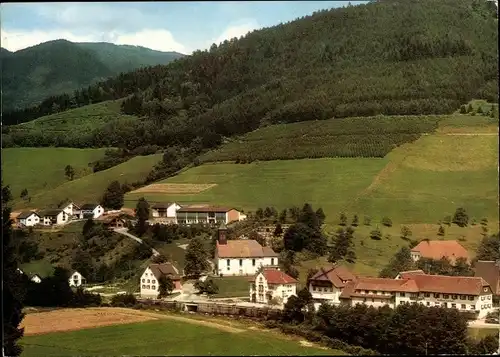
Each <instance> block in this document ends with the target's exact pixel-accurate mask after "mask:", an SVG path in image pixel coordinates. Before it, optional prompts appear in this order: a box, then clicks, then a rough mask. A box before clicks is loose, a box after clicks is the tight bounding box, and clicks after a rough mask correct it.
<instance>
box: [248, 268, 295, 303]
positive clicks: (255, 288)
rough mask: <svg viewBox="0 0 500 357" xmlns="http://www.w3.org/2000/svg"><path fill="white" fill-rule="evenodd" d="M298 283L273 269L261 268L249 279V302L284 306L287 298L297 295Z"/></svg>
mask: <svg viewBox="0 0 500 357" xmlns="http://www.w3.org/2000/svg"><path fill="white" fill-rule="evenodd" d="M297 283H298V281H297V280H296V279H294V278H292V277H291V276H290V275H288V274H286V273H284V272H282V271H281V270H278V269H275V268H263V269H262V271H260V272H259V273H258V274H257V275H256V276H255V277H252V278H251V279H250V289H249V290H250V301H251V302H256V303H261V304H269V303H273V301H274V302H276V305H283V304H286V302H287V301H288V298H289V297H290V296H292V295H297Z"/></svg>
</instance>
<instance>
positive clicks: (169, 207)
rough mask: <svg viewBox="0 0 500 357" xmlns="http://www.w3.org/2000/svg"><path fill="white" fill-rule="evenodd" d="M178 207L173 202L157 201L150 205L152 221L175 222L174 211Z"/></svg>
mask: <svg viewBox="0 0 500 357" xmlns="http://www.w3.org/2000/svg"><path fill="white" fill-rule="evenodd" d="M180 208H181V206H179V205H178V204H177V203H175V202H167V203H157V204H155V205H153V206H152V207H151V216H152V217H153V219H152V221H153V222H154V223H160V224H168V223H176V222H177V221H176V212H177V210H179V209H180Z"/></svg>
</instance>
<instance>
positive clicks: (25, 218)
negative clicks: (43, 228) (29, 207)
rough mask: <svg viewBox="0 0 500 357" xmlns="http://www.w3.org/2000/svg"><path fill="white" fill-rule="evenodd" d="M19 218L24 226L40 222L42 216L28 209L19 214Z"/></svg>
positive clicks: (31, 225)
mask: <svg viewBox="0 0 500 357" xmlns="http://www.w3.org/2000/svg"><path fill="white" fill-rule="evenodd" d="M17 220H18V222H19V224H20V225H22V226H25V227H33V226H34V225H37V224H39V223H40V216H39V215H38V214H37V213H36V212H31V211H26V212H21V213H20V214H19V216H17Z"/></svg>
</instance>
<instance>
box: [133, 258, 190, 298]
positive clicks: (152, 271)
mask: <svg viewBox="0 0 500 357" xmlns="http://www.w3.org/2000/svg"><path fill="white" fill-rule="evenodd" d="M162 276H164V277H169V278H170V279H172V281H173V283H174V290H173V291H172V292H173V293H174V292H179V291H181V290H182V285H181V276H180V274H179V270H178V269H177V268H176V267H175V266H174V265H173V264H172V263H162V264H149V266H148V267H147V268H146V270H144V273H142V276H141V281H140V283H139V284H140V291H141V297H142V298H146V299H156V298H157V297H158V293H159V292H160V290H159V288H160V286H159V285H160V284H159V280H160V278H161V277H162Z"/></svg>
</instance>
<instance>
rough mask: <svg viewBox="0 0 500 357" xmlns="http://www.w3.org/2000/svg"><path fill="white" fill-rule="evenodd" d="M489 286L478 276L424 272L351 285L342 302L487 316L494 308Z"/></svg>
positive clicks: (343, 295)
mask: <svg viewBox="0 0 500 357" xmlns="http://www.w3.org/2000/svg"><path fill="white" fill-rule="evenodd" d="M492 296H493V295H492V291H491V287H490V285H489V284H488V283H487V282H486V281H485V280H484V279H482V278H479V277H464V276H443V275H428V274H425V273H424V272H422V271H409V272H402V273H400V274H399V275H398V278H397V279H388V278H364V277H358V278H357V279H356V281H352V282H349V283H348V284H347V285H346V287H345V288H344V290H343V291H342V293H341V294H340V300H341V301H342V302H343V303H346V304H349V305H355V304H367V305H370V306H374V307H381V306H384V305H387V306H389V307H391V308H395V307H396V306H399V305H401V304H423V305H425V306H437V307H446V308H454V309H458V310H459V311H462V312H468V313H472V314H474V315H475V316H476V317H478V318H482V317H485V316H486V315H487V314H488V312H490V311H492V309H493V301H492Z"/></svg>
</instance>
